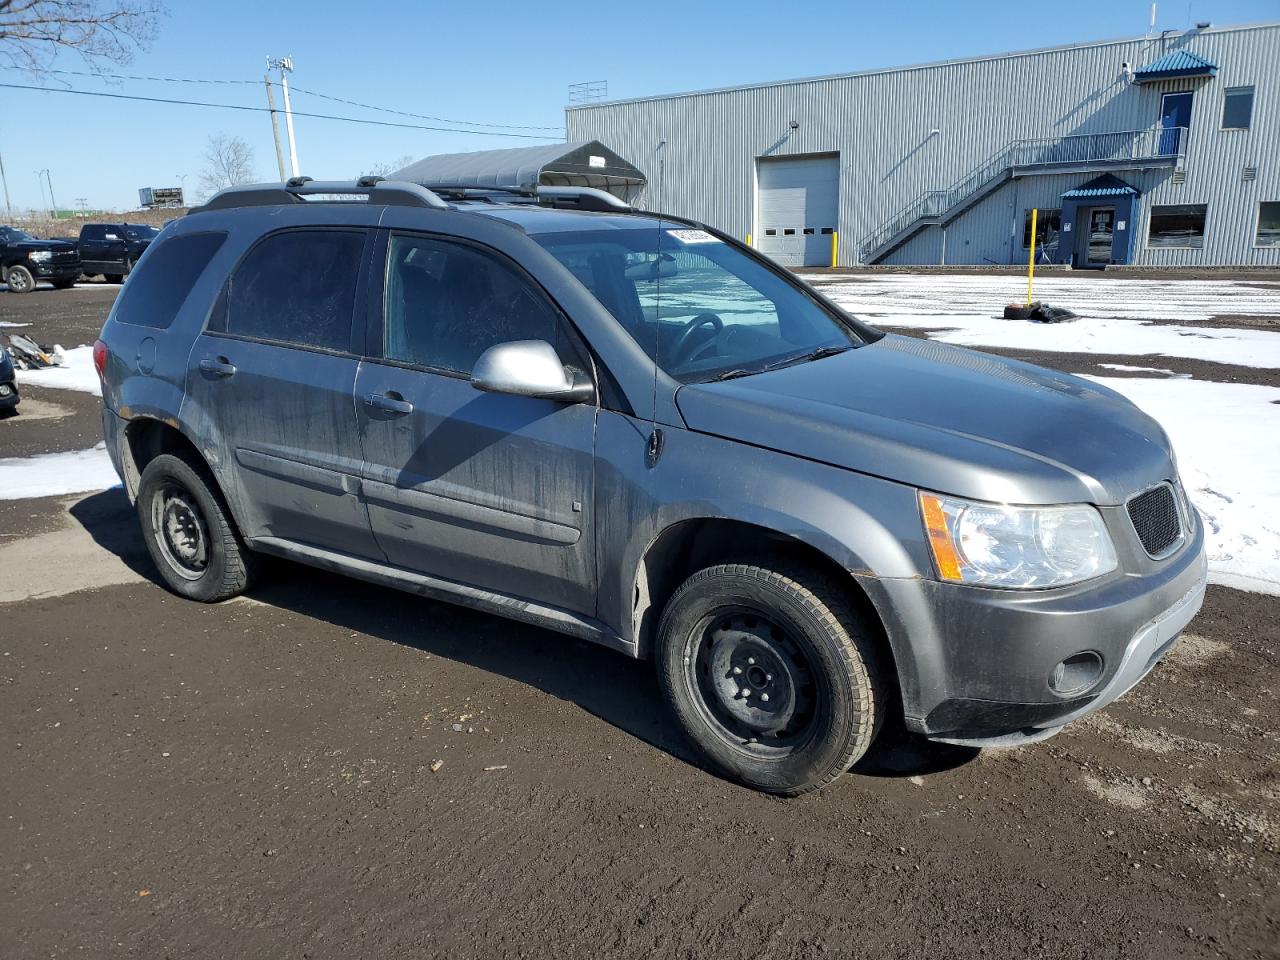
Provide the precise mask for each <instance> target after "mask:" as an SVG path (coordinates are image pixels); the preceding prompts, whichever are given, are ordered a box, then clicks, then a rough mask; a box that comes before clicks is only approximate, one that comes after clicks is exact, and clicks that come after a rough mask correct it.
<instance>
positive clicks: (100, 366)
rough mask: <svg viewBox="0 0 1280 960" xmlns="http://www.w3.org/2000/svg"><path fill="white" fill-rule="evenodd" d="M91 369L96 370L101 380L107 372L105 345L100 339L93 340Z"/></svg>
mask: <svg viewBox="0 0 1280 960" xmlns="http://www.w3.org/2000/svg"><path fill="white" fill-rule="evenodd" d="M93 369H95V370H97V371H98V379H99V380H101V379H102V378H103V377H104V376H106V373H107V345H106V344H105V343H103V342H102V341H101V340H95V341H93Z"/></svg>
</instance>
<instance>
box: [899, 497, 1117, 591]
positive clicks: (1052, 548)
mask: <svg viewBox="0 0 1280 960" xmlns="http://www.w3.org/2000/svg"><path fill="white" fill-rule="evenodd" d="M920 512H921V514H922V515H923V517H924V526H925V531H926V532H927V533H928V535H929V546H930V548H931V549H932V550H933V559H934V563H935V564H936V565H937V568H938V573H939V575H940V576H941V577H942V579H943V580H948V581H950V582H952V583H968V584H973V585H975V586H983V587H1022V588H1034V587H1060V586H1063V585H1064V584H1068V583H1078V582H1080V581H1081V580H1088V579H1090V578H1092V577H1097V576H1101V575H1102V574H1104V573H1107V572H1109V571H1111V570H1114V569H1115V568H1116V551H1115V548H1114V547H1113V546H1112V544H1111V537H1110V535H1109V534H1108V533H1107V528H1106V525H1105V524H1104V523H1103V522H1102V515H1101V514H1099V513H1098V511H1097V510H1095V509H1094V508H1093V507H1090V506H1087V505H1085V504H1072V505H1070V506H1062V507H1010V506H1005V505H1004V504H999V503H975V502H973V501H970V500H961V499H959V498H957V497H943V496H938V495H937V494H933V493H925V492H924V491H921V492H920Z"/></svg>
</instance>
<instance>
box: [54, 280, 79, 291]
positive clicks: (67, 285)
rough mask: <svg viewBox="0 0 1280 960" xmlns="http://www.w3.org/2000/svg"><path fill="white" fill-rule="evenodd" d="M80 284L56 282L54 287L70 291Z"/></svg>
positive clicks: (72, 281)
mask: <svg viewBox="0 0 1280 960" xmlns="http://www.w3.org/2000/svg"><path fill="white" fill-rule="evenodd" d="M77 282H79V281H77V280H55V281H53V285H54V286H55V287H56V288H57V289H59V290H70V289H71V288H72V287H74V286H75V285H76V283H77Z"/></svg>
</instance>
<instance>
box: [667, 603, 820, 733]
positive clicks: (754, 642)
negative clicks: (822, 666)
mask: <svg viewBox="0 0 1280 960" xmlns="http://www.w3.org/2000/svg"><path fill="white" fill-rule="evenodd" d="M685 665H686V669H687V678H686V679H687V682H688V684H689V688H690V689H689V692H690V694H691V695H692V697H693V700H694V703H695V704H696V705H697V707H698V710H699V712H700V713H701V714H702V715H703V718H704V720H706V721H707V722H708V725H709V726H710V728H711V729H712V730H713V731H714V732H715V733H716V735H717V736H719V737H720V739H721V740H723V741H724V742H725V743H727V744H728V745H730V746H731V747H733V748H735V749H737V750H741V751H743V752H744V753H747V754H749V755H751V756H754V757H761V758H779V757H782V756H786V755H788V754H790V753H792V752H794V751H795V750H796V749H797V748H798V747H800V746H802V745H804V744H805V743H806V742H808V741H809V740H810V739H811V738H812V736H813V735H814V732H815V730H816V727H817V720H818V717H819V715H820V713H821V711H822V709H823V698H822V694H821V691H820V689H819V686H818V684H817V683H816V681H815V672H814V668H813V664H812V662H811V660H810V657H809V654H808V652H807V650H806V647H805V644H804V643H802V642H801V641H799V640H798V639H797V637H796V636H795V631H794V630H793V629H792V628H790V627H788V626H786V625H784V624H782V623H780V622H779V621H778V619H777V618H776V617H775V616H773V615H769V614H765V613H762V612H761V611H758V610H753V609H750V608H746V607H734V608H726V609H721V610H717V611H715V612H714V613H712V614H711V615H709V616H707V617H704V618H703V620H702V621H701V622H700V623H699V624H698V625H697V627H695V629H694V630H693V631H692V632H691V634H690V637H689V642H688V647H687V649H686V656H685Z"/></svg>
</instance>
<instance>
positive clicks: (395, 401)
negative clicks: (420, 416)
mask: <svg viewBox="0 0 1280 960" xmlns="http://www.w3.org/2000/svg"><path fill="white" fill-rule="evenodd" d="M364 402H365V403H367V404H368V405H369V406H371V407H373V408H374V409H375V410H383V411H385V412H387V413H394V414H397V415H399V416H403V415H404V414H406V413H413V404H412V403H410V402H409V401H408V400H406V399H404V397H402V396H400V395H399V394H398V393H371V394H369V395H368V396H367V397H365V398H364Z"/></svg>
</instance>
